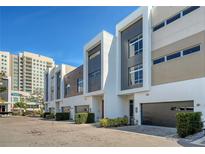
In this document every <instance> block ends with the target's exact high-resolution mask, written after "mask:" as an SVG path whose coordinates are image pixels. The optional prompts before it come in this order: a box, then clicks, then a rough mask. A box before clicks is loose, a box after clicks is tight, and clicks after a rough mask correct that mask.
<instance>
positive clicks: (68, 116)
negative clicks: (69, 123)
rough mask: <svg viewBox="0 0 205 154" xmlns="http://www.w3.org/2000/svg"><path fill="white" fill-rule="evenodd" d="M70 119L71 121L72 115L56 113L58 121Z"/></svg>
mask: <svg viewBox="0 0 205 154" xmlns="http://www.w3.org/2000/svg"><path fill="white" fill-rule="evenodd" d="M69 119H70V113H69V112H59V113H56V121H61V120H69Z"/></svg>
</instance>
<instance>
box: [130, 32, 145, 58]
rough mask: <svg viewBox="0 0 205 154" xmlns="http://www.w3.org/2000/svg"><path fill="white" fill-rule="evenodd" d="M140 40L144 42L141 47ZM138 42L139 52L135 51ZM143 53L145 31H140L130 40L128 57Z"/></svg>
mask: <svg viewBox="0 0 205 154" xmlns="http://www.w3.org/2000/svg"><path fill="white" fill-rule="evenodd" d="M140 42H141V43H142V45H141V48H140ZM136 44H137V46H138V49H137V52H136V51H135V45H136ZM133 45H134V54H133V55H132V56H131V54H130V53H131V52H130V51H131V47H132V46H133ZM142 53H143V33H140V34H137V35H136V36H134V37H133V38H131V39H129V40H128V58H131V57H133V56H135V55H140V54H142Z"/></svg>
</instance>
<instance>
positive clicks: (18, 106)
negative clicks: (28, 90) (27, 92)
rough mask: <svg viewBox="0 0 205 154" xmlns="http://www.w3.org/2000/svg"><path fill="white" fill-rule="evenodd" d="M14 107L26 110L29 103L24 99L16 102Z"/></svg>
mask: <svg viewBox="0 0 205 154" xmlns="http://www.w3.org/2000/svg"><path fill="white" fill-rule="evenodd" d="M14 107H15V108H20V109H24V110H25V109H26V108H27V104H26V103H25V102H24V101H20V102H17V103H15V104H14Z"/></svg>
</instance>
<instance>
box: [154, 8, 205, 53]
mask: <svg viewBox="0 0 205 154" xmlns="http://www.w3.org/2000/svg"><path fill="white" fill-rule="evenodd" d="M183 8H184V7H171V8H167V9H166V11H165V8H163V7H156V8H154V10H152V23H153V24H152V25H154V24H155V23H156V21H159V18H160V19H167V16H168V15H169V17H170V16H173V15H175V14H176V13H178V12H179V11H180V10H183ZM158 14H160V16H159V17H157V15H158ZM167 14H168V15H167ZM155 20H156V21H155ZM204 30H205V7H204V6H201V7H200V8H199V9H196V10H194V11H193V12H191V13H189V14H187V15H185V16H182V17H181V18H180V19H178V20H176V21H174V22H173V23H171V24H168V25H166V26H164V27H163V28H160V29H159V30H157V31H155V32H152V51H153V50H157V49H159V48H161V47H164V46H166V45H169V44H171V43H173V42H176V41H179V40H181V39H184V38H186V37H189V36H191V35H193V34H196V33H198V32H201V31H204Z"/></svg>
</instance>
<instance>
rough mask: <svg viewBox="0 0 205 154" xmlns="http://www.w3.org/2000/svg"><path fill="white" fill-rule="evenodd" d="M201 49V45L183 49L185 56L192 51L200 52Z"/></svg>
mask: <svg viewBox="0 0 205 154" xmlns="http://www.w3.org/2000/svg"><path fill="white" fill-rule="evenodd" d="M198 51H200V45H198V46H196V47H193V48H190V49H186V50H184V51H183V56H185V55H189V54H191V53H194V52H198Z"/></svg>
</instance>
